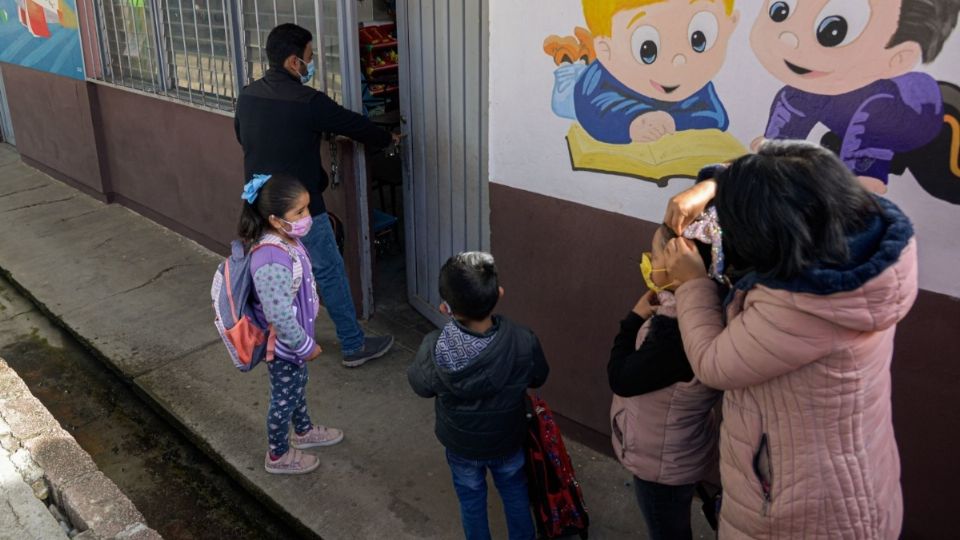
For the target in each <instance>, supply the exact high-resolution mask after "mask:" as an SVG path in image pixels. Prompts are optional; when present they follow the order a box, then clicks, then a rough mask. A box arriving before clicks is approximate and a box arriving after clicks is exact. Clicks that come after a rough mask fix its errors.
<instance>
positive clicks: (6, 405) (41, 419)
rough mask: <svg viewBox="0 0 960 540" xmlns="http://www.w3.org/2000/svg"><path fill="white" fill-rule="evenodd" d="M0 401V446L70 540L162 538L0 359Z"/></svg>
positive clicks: (142, 539) (144, 539)
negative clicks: (71, 532) (66, 527)
mask: <svg viewBox="0 0 960 540" xmlns="http://www.w3.org/2000/svg"><path fill="white" fill-rule="evenodd" d="M0 396H2V397H0V445H2V446H3V448H4V449H5V450H6V451H7V452H9V453H10V454H11V461H13V463H14V465H15V466H16V467H17V469H18V471H19V472H20V474H21V476H23V478H24V481H25V482H27V483H28V484H30V485H31V487H32V488H33V491H34V495H35V496H36V497H37V498H38V499H40V500H44V501H45V502H47V503H48V504H50V503H52V505H53V508H54V509H56V510H58V511H62V512H63V514H65V516H59V517H66V518H67V519H68V520H69V523H70V524H72V525H73V528H74V529H75V530H76V531H77V532H78V534H76V535H75V536H74V538H82V539H84V540H87V539H94V538H96V539H100V538H102V539H106V538H117V539H121V538H122V539H136V540H151V539H160V538H162V537H161V536H160V535H159V534H158V533H157V532H156V531H154V530H153V529H150V528H149V527H148V526H147V525H146V524H145V522H144V521H145V520H144V518H143V515H142V514H141V513H140V511H139V510H137V508H136V507H135V506H134V505H133V503H132V502H130V500H129V499H128V498H127V496H126V495H124V494H123V492H122V491H120V488H118V487H117V485H116V484H114V483H113V482H112V481H111V480H110V479H109V478H107V477H106V476H104V475H103V473H101V472H100V471H99V470H98V469H97V465H96V464H95V463H94V462H93V459H92V458H91V457H90V455H89V454H87V453H86V452H85V451H84V450H83V449H82V448H81V447H80V445H79V444H77V441H76V440H74V438H73V437H72V436H71V435H70V434H69V433H68V432H67V431H66V430H64V429H63V428H62V427H60V424H59V423H58V422H57V420H56V419H55V418H54V417H53V416H52V415H51V414H50V413H49V412H48V411H47V409H46V407H44V405H43V404H42V403H41V402H40V401H39V400H38V399H37V398H35V397H34V396H33V394H31V393H30V390H29V389H28V388H27V386H26V384H25V383H24V382H23V380H21V379H20V377H19V376H18V375H17V374H16V372H14V371H13V369H12V368H10V367H9V366H8V365H7V363H6V362H5V361H4V360H3V359H2V358H0ZM55 517H58V516H56V515H55ZM60 521H63V520H60Z"/></svg>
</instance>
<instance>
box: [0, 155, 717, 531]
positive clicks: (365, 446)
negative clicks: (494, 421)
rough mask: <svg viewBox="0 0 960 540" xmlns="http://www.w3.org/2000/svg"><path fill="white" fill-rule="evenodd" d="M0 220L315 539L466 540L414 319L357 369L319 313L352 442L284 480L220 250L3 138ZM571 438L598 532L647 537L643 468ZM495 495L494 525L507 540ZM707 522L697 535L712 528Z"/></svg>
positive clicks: (187, 417) (25, 264)
mask: <svg viewBox="0 0 960 540" xmlns="http://www.w3.org/2000/svg"><path fill="white" fill-rule="evenodd" d="M0 230H2V231H3V233H2V234H0V270H2V271H3V272H4V273H5V274H7V275H8V276H9V278H10V279H11V280H12V281H13V282H14V283H16V284H17V285H18V286H19V287H21V288H22V289H23V290H24V291H26V292H27V294H29V295H30V296H31V297H32V298H33V299H34V301H35V302H36V303H37V304H38V305H40V306H42V308H43V309H44V310H45V311H46V312H48V314H49V315H50V316H52V317H53V318H55V319H56V320H58V321H59V322H60V323H61V324H63V325H64V326H65V327H66V328H67V329H69V331H70V332H71V333H73V334H74V335H75V336H77V338H78V339H79V340H80V341H81V342H83V343H85V344H87V345H88V346H89V347H90V348H91V349H92V350H94V351H95V352H96V353H97V354H98V355H99V356H101V357H102V358H103V359H104V360H105V361H106V362H107V363H108V364H109V365H111V366H112V367H113V368H114V369H115V370H116V371H117V372H118V373H119V374H120V375H121V376H122V377H124V378H125V379H126V380H128V381H129V382H130V383H131V384H132V385H133V386H134V388H136V389H137V390H138V391H139V392H140V393H142V394H143V395H144V396H145V397H146V398H147V399H148V400H149V401H151V402H152V404H153V405H155V406H156V408H158V409H159V410H161V411H162V412H164V413H165V414H166V415H167V416H168V417H169V418H170V419H171V421H172V422H173V423H175V424H176V425H177V426H178V427H179V428H181V429H182V430H183V431H184V432H185V433H186V434H187V435H188V436H189V437H190V438H191V439H192V440H193V441H195V443H196V444H198V445H199V446H200V447H201V448H203V449H204V450H205V451H206V452H207V453H209V454H210V455H211V456H212V457H213V458H214V459H215V460H217V461H218V462H219V463H221V464H222V466H223V467H224V469H225V470H226V471H227V472H229V473H230V474H231V475H232V476H234V477H235V478H236V479H237V480H238V481H239V482H240V483H241V484H243V485H244V486H245V487H246V488H247V489H249V490H250V491H251V492H252V493H254V494H255V495H256V496H257V497H258V498H259V499H260V500H262V501H263V503H264V504H265V506H268V507H270V508H271V509H272V510H274V511H276V512H279V513H281V514H284V515H286V516H288V517H289V519H290V520H291V522H292V523H295V524H298V525H299V526H300V527H302V530H303V531H304V534H305V535H307V536H309V535H310V534H311V533H312V534H315V535H318V536H322V537H323V538H327V539H337V540H339V539H350V538H363V539H366V538H371V539H380V538H384V539H386V538H389V539H398V538H435V539H450V538H458V537H462V533H461V529H460V522H459V514H458V507H457V503H456V497H455V495H454V493H453V489H452V485H451V483H450V478H449V470H448V469H447V466H446V463H445V461H444V459H443V453H442V448H441V447H440V445H439V444H438V443H437V441H436V439H435V438H434V436H433V405H432V403H431V402H430V401H429V400H422V399H419V398H417V397H416V396H415V395H414V394H413V393H412V392H411V391H410V389H409V387H408V385H407V381H406V374H405V372H406V366H407V364H408V363H409V361H410V360H411V358H412V356H413V350H412V349H411V347H413V346H415V345H416V343H415V338H416V337H417V336H410V332H409V330H407V331H406V335H405V336H404V337H405V339H402V340H399V343H398V346H397V347H396V348H395V349H394V351H393V352H392V353H391V354H390V355H388V356H387V357H385V358H384V359H382V360H379V361H376V362H373V363H371V364H370V365H369V366H365V367H363V368H361V369H358V370H347V369H344V368H342V367H340V364H339V352H338V347H337V346H336V337H335V333H334V329H333V326H332V324H330V323H329V320H328V319H327V318H326V317H321V318H320V319H321V322H320V323H319V325H318V328H317V331H318V334H317V337H318V341H319V342H320V343H321V345H322V346H323V347H324V350H325V351H327V354H325V355H324V356H322V357H321V358H320V360H318V361H317V362H315V363H314V364H313V365H311V367H310V371H311V379H312V381H311V382H310V384H309V385H308V387H307V391H308V399H309V404H310V412H311V415H312V417H313V419H314V421H315V422H318V423H324V424H327V425H332V426H336V427H340V428H343V429H344V430H345V432H346V440H345V441H344V443H343V444H341V445H338V446H335V447H332V448H329V449H323V450H322V451H320V452H318V455H319V456H320V457H321V463H322V465H321V467H320V469H318V470H317V471H316V472H315V473H313V474H311V475H307V476H302V477H277V476H272V475H268V474H266V473H265V472H264V470H263V456H264V451H265V447H266V441H265V438H266V434H265V431H266V429H265V416H266V408H267V405H268V384H267V374H266V370H265V369H257V370H255V371H254V372H252V373H248V374H243V373H239V372H238V371H236V370H235V369H234V368H233V367H232V365H231V363H230V360H229V358H228V357H227V355H226V352H225V350H224V347H223V345H222V344H221V342H220V340H219V337H218V336H217V333H216V330H215V329H214V326H213V313H212V309H211V307H210V299H209V290H210V282H211V278H212V276H213V272H214V270H215V269H216V266H217V264H219V262H220V261H221V257H219V256H218V255H216V254H214V253H212V252H210V251H209V250H206V249H204V248H202V247H200V246H198V245H197V244H195V243H193V242H191V241H189V240H186V239H184V238H183V237H181V236H179V235H177V234H175V233H173V232H171V231H169V230H167V229H165V228H163V227H161V226H159V225H157V224H155V223H153V222H151V221H149V220H148V219H146V218H144V217H142V216H140V215H138V214H135V213H133V212H131V211H129V210H127V209H125V208H122V207H119V206H109V205H104V204H102V203H100V202H98V201H96V200H94V199H92V198H90V197H87V196H85V195H83V194H82V193H80V192H79V191H76V190H74V189H72V188H70V187H67V186H65V185H64V184H62V183H60V182H58V181H55V180H52V179H51V178H49V177H47V176H46V175H44V174H42V173H40V172H38V171H35V170H34V169H31V168H29V167H27V166H26V165H24V164H23V163H22V162H21V161H20V159H19V156H18V155H17V154H16V153H15V152H14V151H13V149H11V148H10V147H8V146H4V145H0ZM374 326H375V327H376V328H377V329H383V330H389V331H393V330H392V329H390V328H389V325H384V324H383V322H382V321H378V322H377V324H376V325H374ZM385 326H386V327H385ZM398 330H399V329H398ZM567 446H568V450H569V451H570V453H571V456H572V457H573V460H574V464H575V466H576V467H577V472H578V476H579V478H580V480H581V481H582V484H583V489H584V494H585V497H586V499H587V503H588V505H589V506H590V510H591V518H592V521H593V526H592V527H591V538H600V539H604V538H644V537H645V532H644V527H643V524H642V520H641V518H640V515H639V511H638V509H637V506H636V503H635V502H634V499H633V495H632V488H631V487H630V486H629V483H628V482H629V480H630V475H629V474H627V473H626V472H625V471H624V470H623V469H622V468H621V467H620V465H619V464H618V463H616V462H615V461H614V460H611V459H609V458H607V457H605V456H603V455H601V454H598V453H596V452H594V451H592V450H590V449H588V448H586V447H584V446H582V445H579V444H577V443H575V442H574V441H568V442H567ZM496 500H497V497H495V496H492V497H491V525H492V526H493V527H494V536H495V537H497V538H504V537H506V534H505V530H504V525H503V524H502V517H500V515H498V514H499V510H498V509H497V508H496V505H497V502H496ZM250 511H251V512H258V511H262V509H251V510H250ZM697 514H699V513H697ZM697 521H698V528H697V532H698V535H697V536H701V537H704V538H710V537H712V533H711V532H710V531H709V528H707V527H706V525H705V523H704V522H703V520H702V519H701V518H698V519H697Z"/></svg>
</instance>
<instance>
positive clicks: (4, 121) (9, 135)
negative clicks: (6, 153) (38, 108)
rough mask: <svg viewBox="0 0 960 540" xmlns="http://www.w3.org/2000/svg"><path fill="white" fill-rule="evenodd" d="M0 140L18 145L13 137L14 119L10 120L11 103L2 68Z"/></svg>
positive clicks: (0, 79) (0, 78)
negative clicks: (4, 84)
mask: <svg viewBox="0 0 960 540" xmlns="http://www.w3.org/2000/svg"><path fill="white" fill-rule="evenodd" d="M0 141H3V142H5V143H8V144H12V145H14V146H16V145H17V140H16V139H14V137H13V121H12V120H10V105H9V104H8V103H7V90H6V88H4V86H3V71H2V70H0Z"/></svg>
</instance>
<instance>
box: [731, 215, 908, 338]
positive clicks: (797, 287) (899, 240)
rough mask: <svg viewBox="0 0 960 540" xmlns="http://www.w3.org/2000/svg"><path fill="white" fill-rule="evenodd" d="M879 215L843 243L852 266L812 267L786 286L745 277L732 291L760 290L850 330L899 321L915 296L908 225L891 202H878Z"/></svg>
mask: <svg viewBox="0 0 960 540" xmlns="http://www.w3.org/2000/svg"><path fill="white" fill-rule="evenodd" d="M878 202H879V204H880V207H881V209H882V212H881V213H880V214H878V215H876V216H874V218H873V219H872V221H871V223H870V224H869V225H868V226H867V227H866V228H865V229H864V230H863V231H861V232H858V233H857V234H854V235H851V236H850V237H849V239H848V242H849V246H850V253H851V262H850V263H849V264H847V265H844V266H826V265H823V266H815V267H813V268H810V269H808V270H807V271H806V272H804V273H803V274H802V275H800V276H799V277H797V278H796V279H793V280H789V281H781V280H773V279H761V278H759V277H757V276H756V275H755V274H748V275H747V276H744V278H742V279H741V280H740V281H739V282H738V283H737V284H736V286H735V287H736V289H740V290H744V291H746V290H749V289H751V288H753V287H754V286H762V287H765V288H766V289H768V290H769V291H770V292H771V293H773V294H774V295H775V296H780V297H784V298H785V299H786V298H787V297H789V302H790V303H791V304H792V305H793V307H794V308H795V309H799V310H801V311H805V312H809V313H811V314H814V315H817V316H819V317H821V318H824V319H828V320H831V321H833V322H835V323H837V324H839V325H841V326H844V327H846V328H849V329H851V330H855V331H861V332H873V331H879V330H885V329H887V328H889V327H891V326H893V325H894V324H896V323H897V322H898V321H900V320H901V319H902V318H903V317H904V316H905V315H906V313H907V311H909V309H910V307H911V306H912V305H913V300H914V298H915V297H916V293H917V259H916V257H917V254H916V242H915V241H914V234H913V225H912V224H911V223H910V220H909V218H907V216H906V215H905V214H904V213H903V212H902V211H901V210H900V209H899V208H898V207H897V206H896V205H895V204H893V203H892V202H890V201H887V200H886V199H882V198H878Z"/></svg>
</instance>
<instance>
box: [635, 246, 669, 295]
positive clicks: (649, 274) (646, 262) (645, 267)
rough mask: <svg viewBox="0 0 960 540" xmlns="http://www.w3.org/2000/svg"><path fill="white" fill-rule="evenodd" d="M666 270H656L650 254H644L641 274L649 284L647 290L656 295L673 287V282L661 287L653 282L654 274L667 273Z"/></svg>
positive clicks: (641, 258)
mask: <svg viewBox="0 0 960 540" xmlns="http://www.w3.org/2000/svg"><path fill="white" fill-rule="evenodd" d="M666 271H667V269H666V268H654V267H653V262H651V260H650V253H644V254H643V255H642V256H641V257H640V273H641V274H643V281H645V282H646V283H647V288H648V289H650V290H651V291H653V292H655V293H659V292H662V291H664V290H666V289H667V288H669V287H672V286H673V282H670V283H668V284H667V285H665V286H663V287H661V286H659V285H657V284H656V283H654V282H653V273H654V272H666Z"/></svg>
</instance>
